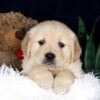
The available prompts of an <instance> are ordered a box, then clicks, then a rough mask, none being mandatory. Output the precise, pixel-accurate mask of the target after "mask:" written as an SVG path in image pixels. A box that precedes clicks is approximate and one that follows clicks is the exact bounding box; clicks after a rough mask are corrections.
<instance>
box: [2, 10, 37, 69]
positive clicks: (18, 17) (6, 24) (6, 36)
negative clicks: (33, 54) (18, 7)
mask: <svg viewBox="0 0 100 100" xmlns="http://www.w3.org/2000/svg"><path fill="white" fill-rule="evenodd" d="M36 24H37V20H34V19H31V18H26V17H25V16H24V15H23V14H21V13H18V12H9V13H0V65H1V64H3V63H5V64H6V65H8V66H10V65H11V66H12V67H13V68H14V69H18V70H21V63H20V61H19V59H18V58H17V57H16V52H17V51H18V50H20V49H21V40H22V39H23V37H24V35H25V33H26V31H27V30H28V29H30V28H31V27H33V26H34V25H36Z"/></svg>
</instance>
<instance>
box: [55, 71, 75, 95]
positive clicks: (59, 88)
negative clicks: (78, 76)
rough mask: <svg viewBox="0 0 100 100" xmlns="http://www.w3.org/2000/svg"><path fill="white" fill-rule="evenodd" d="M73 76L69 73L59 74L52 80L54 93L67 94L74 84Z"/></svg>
mask: <svg viewBox="0 0 100 100" xmlns="http://www.w3.org/2000/svg"><path fill="white" fill-rule="evenodd" d="M74 78H75V77H74V75H73V74H71V73H69V72H68V73H66V72H60V73H59V74H58V75H57V76H56V78H55V80H54V88H53V90H54V92H55V93H65V92H68V91H69V89H70V87H71V86H72V84H73V82H74Z"/></svg>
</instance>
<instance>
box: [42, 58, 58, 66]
mask: <svg viewBox="0 0 100 100" xmlns="http://www.w3.org/2000/svg"><path fill="white" fill-rule="evenodd" d="M42 64H43V65H46V66H55V65H56V62H55V60H52V61H48V60H46V59H44V60H43V63H42Z"/></svg>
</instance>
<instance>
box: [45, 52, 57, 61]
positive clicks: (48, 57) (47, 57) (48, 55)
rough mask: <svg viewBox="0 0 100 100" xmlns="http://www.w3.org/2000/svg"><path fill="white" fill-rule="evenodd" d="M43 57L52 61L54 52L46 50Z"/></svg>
mask: <svg viewBox="0 0 100 100" xmlns="http://www.w3.org/2000/svg"><path fill="white" fill-rule="evenodd" d="M45 58H46V59H47V60H48V61H53V60H54V59H55V54H54V53H52V52H48V53H46V54H45Z"/></svg>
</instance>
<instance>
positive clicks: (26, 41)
mask: <svg viewBox="0 0 100 100" xmlns="http://www.w3.org/2000/svg"><path fill="white" fill-rule="evenodd" d="M30 46H31V43H30V37H29V34H28V33H27V34H26V36H25V37H24V39H23V41H22V44H21V48H22V51H23V54H24V55H25V56H26V57H28V58H29V57H30Z"/></svg>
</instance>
